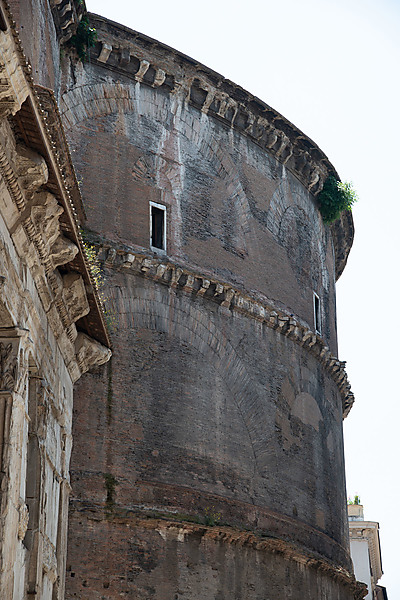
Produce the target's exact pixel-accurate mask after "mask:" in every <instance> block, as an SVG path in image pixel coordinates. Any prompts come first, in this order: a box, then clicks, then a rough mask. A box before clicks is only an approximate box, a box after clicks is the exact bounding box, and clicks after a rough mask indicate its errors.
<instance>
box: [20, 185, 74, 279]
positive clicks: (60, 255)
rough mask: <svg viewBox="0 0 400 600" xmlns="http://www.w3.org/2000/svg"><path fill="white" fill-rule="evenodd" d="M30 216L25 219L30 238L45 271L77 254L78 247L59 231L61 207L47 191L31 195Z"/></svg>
mask: <svg viewBox="0 0 400 600" xmlns="http://www.w3.org/2000/svg"><path fill="white" fill-rule="evenodd" d="M33 201H34V204H33V206H32V210H31V216H30V218H28V219H27V220H26V221H25V226H26V231H27V233H28V237H29V238H30V240H31V241H32V242H33V243H34V244H35V245H36V247H37V249H38V252H39V255H40V257H41V259H42V260H43V261H44V264H45V267H46V271H47V273H51V272H52V271H54V269H55V268H56V267H58V266H60V265H63V264H65V263H67V262H70V261H71V260H73V259H74V258H75V256H76V255H77V254H78V251H79V250H78V247H77V246H76V245H75V244H74V243H73V242H71V241H70V240H68V239H67V238H66V237H64V236H63V235H62V233H61V227H60V222H59V219H60V216H61V215H62V214H63V212H64V209H63V207H62V206H61V205H60V204H58V202H57V199H56V198H55V197H54V196H53V195H52V194H50V193H49V192H38V193H36V194H35V195H34V197H33Z"/></svg>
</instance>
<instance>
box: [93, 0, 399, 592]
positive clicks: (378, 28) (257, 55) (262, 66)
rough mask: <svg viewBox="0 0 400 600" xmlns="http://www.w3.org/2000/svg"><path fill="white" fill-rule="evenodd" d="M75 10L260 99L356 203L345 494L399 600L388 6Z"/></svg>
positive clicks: (345, 345) (99, 1) (346, 348)
mask: <svg viewBox="0 0 400 600" xmlns="http://www.w3.org/2000/svg"><path fill="white" fill-rule="evenodd" d="M86 3H87V6H88V9H89V10H91V11H92V12H96V13H97V14H101V15H103V16H105V17H108V18H110V19H112V20H114V21H117V22H119V23H123V24H124V25H126V26H128V27H131V28H132V29H135V30H137V31H141V32H142V33H145V34H146V35H149V36H151V37H154V38H156V39H158V40H160V41H161V42H164V43H165V44H168V45H170V46H172V47H173V48H176V49H177V50H180V51H181V52H184V53H185V54H188V55H189V56H192V57H193V58H195V59H196V60H198V61H200V62H202V63H204V64H206V65H207V66H208V67H210V68H212V69H214V70H215V71H218V72H219V73H221V74H222V75H224V76H225V77H227V78H228V79H231V80H232V81H234V82H235V83H237V84H239V85H241V86H242V87H244V88H245V89H247V90H248V91H249V92H251V93H253V94H255V95H257V96H259V97H260V98H261V99H262V100H264V101H265V102H267V103H268V104H269V105H270V106H273V107H274V108H275V109H276V110H278V111H279V112H280V113H282V114H283V115H284V116H285V117H286V118H288V119H289V120H290V121H292V122H293V123H294V124H295V125H296V126H297V127H299V128H300V129H301V130H302V131H304V133H306V134H307V135H308V136H310V137H311V138H312V139H313V140H314V141H315V142H316V143H317V144H318V145H319V146H320V148H321V149H322V150H323V151H324V152H325V153H326V154H327V155H328V157H329V158H330V160H331V161H332V163H333V164H334V166H335V167H336V169H337V171H338V172H339V174H340V176H341V177H342V179H343V180H350V181H352V182H353V184H354V186H355V188H356V190H357V191H358V194H359V197H360V200H359V202H358V204H357V205H356V206H355V208H354V211H353V213H354V221H355V227H356V237H355V243H354V246H353V250H352V252H351V253H350V259H349V262H348V265H347V268H346V269H345V272H344V274H343V275H342V277H341V278H340V280H339V282H338V285H337V302H338V328H339V348H340V358H341V360H347V363H348V364H347V372H348V375H349V378H350V381H351V383H352V387H353V391H354V393H355V395H356V404H355V405H354V407H353V409H352V411H351V413H350V416H349V417H348V418H347V419H346V421H345V442H346V465H347V489H348V495H349V496H354V495H355V494H359V495H360V497H361V501H362V503H363V504H364V511H365V518H366V519H369V520H372V521H379V523H380V527H381V547H382V558H383V569H384V571H385V575H384V576H383V578H382V580H381V584H382V585H386V587H387V591H388V597H389V600H395V599H396V598H399V597H400V580H399V578H398V576H397V571H398V562H399V558H398V555H397V552H398V547H399V542H398V538H399V534H400V527H399V524H398V523H399V522H398V520H397V519H396V512H397V508H396V502H397V501H398V500H399V496H400V494H399V492H400V484H399V477H398V466H397V461H398V454H399V438H400V430H399V426H400V423H399V420H400V419H399V417H400V408H399V404H398V401H399V392H398V389H397V388H398V385H397V369H399V371H400V365H399V366H397V367H396V364H397V354H396V352H397V350H396V348H397V347H398V338H399V334H400V320H398V319H397V317H396V314H397V310H398V307H399V283H398V271H399V267H398V266H397V267H396V264H397V260H398V259H399V238H398V237H397V236H398V222H399V219H400V193H399V185H398V184H397V183H396V180H397V177H396V175H397V168H398V160H399V152H398V149H397V143H398V140H400V120H399V118H398V116H397V112H398V110H399V109H400V84H399V70H400V2H399V0H374V1H372V0H347V1H344V0H336V1H335V2H334V1H332V0H302V1H301V2H299V0H285V2H282V1H279V0H274V1H273V2H272V1H271V0H262V1H261V0H259V1H258V2H256V1H255V0H247V2H239V1H238V0H229V1H228V0H219V2H215V1H211V0H202V1H201V2H198V3H196V2H191V3H190V2H187V0H170V1H169V2H168V1H166V0H162V1H161V0H149V1H148V2H131V1H128V0H113V1H112V2H110V0H96V1H95V0H86Z"/></svg>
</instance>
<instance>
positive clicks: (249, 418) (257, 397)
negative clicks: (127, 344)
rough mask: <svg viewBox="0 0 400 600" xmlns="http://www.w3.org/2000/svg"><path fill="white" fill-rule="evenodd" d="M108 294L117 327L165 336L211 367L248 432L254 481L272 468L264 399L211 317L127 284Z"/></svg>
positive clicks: (172, 296) (172, 297) (176, 299)
mask: <svg viewBox="0 0 400 600" xmlns="http://www.w3.org/2000/svg"><path fill="white" fill-rule="evenodd" d="M110 292H112V305H113V309H114V310H115V311H116V312H118V314H119V315H120V317H119V321H120V326H121V327H123V328H124V329H131V328H138V329H139V328H145V329H149V330H153V331H159V332H163V333H166V334H167V335H168V336H170V337H171V338H176V339H179V341H181V342H184V343H185V344H187V345H188V346H190V347H192V348H193V349H195V350H196V351H197V352H199V353H200V354H201V355H202V356H203V357H204V358H205V359H206V360H207V361H208V362H210V363H211V364H213V366H214V368H215V369H216V370H217V372H218V373H219V375H220V376H221V377H222V379H223V380H224V382H225V384H226V386H227V388H228V390H229V391H230V394H231V398H232V401H233V402H234V403H235V406H236V408H237V411H238V413H239V415H240V418H241V419H242V422H243V424H244V428H245V430H246V432H247V435H248V438H249V442H250V445H251V447H252V451H253V453H254V476H256V475H258V476H260V475H261V476H262V475H263V473H264V472H265V470H266V469H267V468H269V467H270V466H271V464H270V460H271V448H269V447H268V443H267V444H266V442H265V434H266V432H267V431H268V430H270V431H271V434H270V435H271V440H273V439H274V428H273V427H272V428H271V426H270V424H269V422H268V421H267V419H268V416H267V415H266V414H265V400H264V401H263V398H262V396H261V393H260V390H257V389H256V386H255V385H254V383H253V382H252V379H251V378H250V376H249V374H248V373H247V370H246V365H245V364H244V362H243V360H242V359H241V357H240V356H239V355H238V353H237V352H236V350H235V348H234V347H233V345H232V344H231V343H230V341H229V339H228V338H227V337H226V336H225V334H224V332H223V331H222V330H221V328H219V327H218V326H217V325H216V324H215V323H214V322H213V320H211V319H210V316H209V315H210V313H209V312H208V311H206V310H204V309H201V307H200V306H199V307H198V306H196V305H195V304H193V303H191V302H188V301H187V300H184V299H182V298H181V297H179V296H177V295H175V293H174V292H171V293H169V294H168V303H166V302H165V296H164V295H163V294H162V293H159V291H158V290H157V288H155V289H154V290H153V291H152V292H151V293H148V292H146V293H142V290H140V291H139V290H138V289H136V288H134V287H133V286H130V285H127V286H126V287H119V286H117V287H115V288H112V289H111V290H110ZM239 318H240V317H239ZM254 327H255V328H257V329H258V330H259V331H261V328H262V324H261V323H258V322H254ZM263 393H266V394H267V393H268V391H267V390H265V392H263ZM267 457H268V458H267ZM274 467H275V465H274Z"/></svg>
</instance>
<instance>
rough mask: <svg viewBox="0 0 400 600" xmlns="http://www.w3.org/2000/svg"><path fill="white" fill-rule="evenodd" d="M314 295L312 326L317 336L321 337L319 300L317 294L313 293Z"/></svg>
mask: <svg viewBox="0 0 400 600" xmlns="http://www.w3.org/2000/svg"><path fill="white" fill-rule="evenodd" d="M313 295H314V326H315V332H316V333H318V335H321V333H322V327H321V299H320V297H319V296H318V294H316V293H315V292H314V293H313Z"/></svg>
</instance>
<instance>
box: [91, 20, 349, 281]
mask: <svg viewBox="0 0 400 600" xmlns="http://www.w3.org/2000/svg"><path fill="white" fill-rule="evenodd" d="M89 17H90V22H91V25H92V26H93V27H95V28H96V30H97V36H98V39H97V44H96V46H95V47H94V48H92V49H91V51H90V60H91V61H92V62H93V63H94V64H99V65H102V66H104V67H106V68H107V69H110V70H112V71H115V72H117V73H120V74H123V75H125V76H127V77H129V78H131V79H134V80H135V81H137V82H139V83H141V84H144V85H148V86H150V87H153V88H158V89H160V90H163V91H164V92H167V93H171V94H180V95H181V96H183V97H184V99H185V102H186V104H187V105H191V106H193V107H194V108H197V109H198V110H199V111H201V112H202V113H204V114H207V115H209V116H211V117H213V118H214V119H217V120H218V121H220V122H221V123H223V124H224V125H225V126H227V127H230V128H233V129H235V130H236V131H238V132H240V133H241V134H242V135H245V136H246V137H249V138H250V139H251V140H252V141H253V142H254V143H256V144H257V145H258V146H260V147H261V148H263V149H265V150H266V151H267V152H268V153H269V154H272V155H273V156H274V157H275V158H276V159H277V160H278V161H279V162H280V163H282V164H283V165H285V166H286V168H288V169H289V170H290V171H291V172H292V173H293V174H294V175H295V176H296V177H297V178H298V179H299V180H300V181H301V183H302V184H303V185H304V186H305V187H306V189H307V190H308V191H309V192H310V193H311V194H313V195H314V196H316V195H317V194H318V193H319V192H320V191H321V189H322V187H323V184H324V182H325V179H326V178H327V177H328V176H329V175H333V176H334V177H335V178H337V179H339V176H338V174H337V172H336V170H335V168H334V167H333V165H332V164H331V162H330V161H329V159H328V157H327V156H326V155H325V154H324V153H323V152H322V150H321V149H320V148H319V147H318V146H317V144H315V142H313V140H311V139H310V138H309V137H308V136H306V135H305V134H304V133H303V132H302V131H300V130H299V129H298V128H297V127H296V126H295V125H293V124H292V123H291V122H290V121H288V119H286V118H285V117H284V116H283V115H281V114H280V113H278V112H277V111H276V110H275V109H273V108H272V107H271V106H269V105H268V104H266V103H265V102H263V101H262V100H260V99H259V98H257V97H256V96H254V95H252V94H250V93H249V92H247V91H246V90H244V89H243V88H241V87H240V86H238V85H236V84H235V83H233V82H232V81H230V80H228V79H225V78H224V77H223V76H222V75H220V74H219V73H216V72H215V71H213V70H212V69H209V68H208V67H206V66H204V65H202V64H201V63H199V62H197V61H195V60H194V59H192V58H190V57H189V56H186V55H185V54H182V53H181V52H178V51H177V50H174V49H173V48H171V47H169V46H167V45H165V44H162V43H160V42H158V41H157V40H154V39H152V38H149V37H148V36H146V35H143V34H141V33H139V32H137V31H133V30H131V29H129V28H127V27H125V26H123V25H120V24H118V23H115V22H113V21H110V20H108V19H105V18H104V17H101V16H98V15H94V14H90V15H89ZM331 231H332V235H333V239H334V245H335V250H336V278H339V276H340V275H341V273H342V271H343V269H344V267H345V265H346V261H347V257H348V254H349V251H350V248H351V246H352V243H353V236H354V226H353V219H352V216H351V213H344V214H342V217H341V218H340V219H339V220H338V221H336V223H334V224H333V225H332V226H331Z"/></svg>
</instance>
